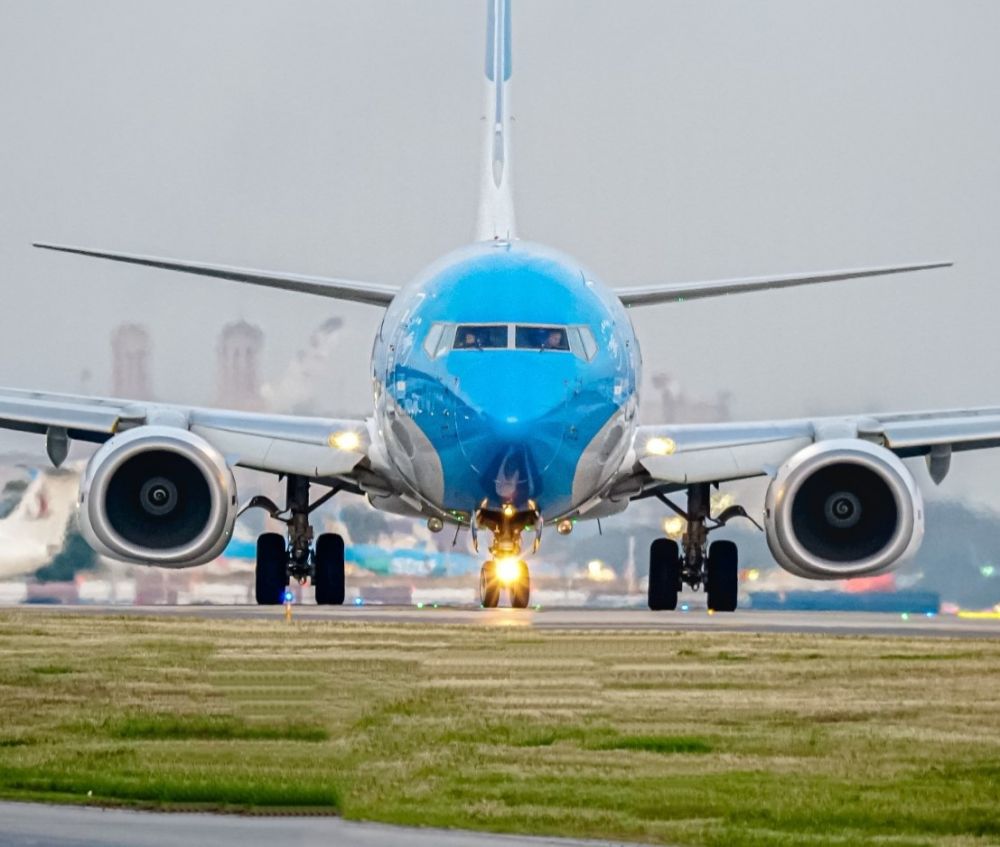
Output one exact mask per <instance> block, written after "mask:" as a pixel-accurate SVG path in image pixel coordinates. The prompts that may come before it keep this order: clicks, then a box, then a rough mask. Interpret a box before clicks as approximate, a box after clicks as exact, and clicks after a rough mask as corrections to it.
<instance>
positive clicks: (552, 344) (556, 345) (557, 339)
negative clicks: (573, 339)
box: [542, 327, 566, 350]
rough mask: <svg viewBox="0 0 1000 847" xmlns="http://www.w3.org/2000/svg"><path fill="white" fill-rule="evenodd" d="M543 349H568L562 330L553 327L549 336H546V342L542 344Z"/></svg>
mask: <svg viewBox="0 0 1000 847" xmlns="http://www.w3.org/2000/svg"><path fill="white" fill-rule="evenodd" d="M542 347H544V348H545V349H546V350H562V349H564V348H565V347H566V336H565V335H564V334H563V331H562V330H561V329H556V328H555V327H553V328H552V329H550V330H549V332H548V335H546V336H545V342H544V343H543V344H542Z"/></svg>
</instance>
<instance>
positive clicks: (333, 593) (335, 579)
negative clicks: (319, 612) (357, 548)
mask: <svg viewBox="0 0 1000 847" xmlns="http://www.w3.org/2000/svg"><path fill="white" fill-rule="evenodd" d="M313 586H314V587H315V588H316V604H317V605H318V606H342V605H344V595H345V593H346V588H345V585H344V537H343V536H342V535H338V534H337V533H335V532H324V533H323V534H322V535H320V536H319V538H317V539H316V549H315V551H314V552H313Z"/></svg>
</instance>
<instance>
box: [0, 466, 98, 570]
mask: <svg viewBox="0 0 1000 847" xmlns="http://www.w3.org/2000/svg"><path fill="white" fill-rule="evenodd" d="M79 488H80V475H79V473H76V472H74V471H72V470H59V471H51V470H46V471H41V472H39V473H38V474H37V476H35V478H34V479H32V480H31V482H30V483H29V484H28V487H27V488H25V490H24V494H23V496H22V497H21V499H20V501H19V502H18V504H17V506H15V507H14V511H12V512H11V513H10V514H9V515H8V516H7V517H6V518H4V519H3V520H0V579H5V578H10V577H14V576H22V575H25V574H30V573H34V572H35V571H36V570H38V568H40V567H42V566H43V565H46V564H48V563H49V561H50V560H51V559H52V557H53V556H54V555H55V554H56V553H57V552H58V551H59V550H60V549H61V548H62V546H63V544H64V543H65V540H66V531H67V528H68V527H69V522H70V520H71V519H72V518H73V515H74V513H75V510H76V497H77V492H78V491H79Z"/></svg>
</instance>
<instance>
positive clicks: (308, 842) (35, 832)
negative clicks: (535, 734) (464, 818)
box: [0, 803, 611, 847]
mask: <svg viewBox="0 0 1000 847" xmlns="http://www.w3.org/2000/svg"><path fill="white" fill-rule="evenodd" d="M209 844H210V845H213V847H257V845H262V847H263V845H267V847H274V845H282V847H313V845H324V847H326V845H330V844H336V845H337V847H437V845H440V847H459V846H460V845H461V847H546V845H551V846H552V847H573V845H577V847H584V845H586V846H587V847H601V845H603V847H609V845H610V844H611V842H607V841H575V840H570V839H561V838H525V837H518V836H509V835H490V834H488V833H477V832H466V831H463V830H446V829H420V828H414V827H400V826H386V825H384V824H376V823H358V822H355V821H345V820H341V819H340V818H334V817H237V816H235V815H205V814H189V813H171V814H167V813H161V812H134V811H128V810H125V809H96V808H91V807H85V806H48V805H44V804H40V803H38V804H36V803H0V845H2V847H192V845H209Z"/></svg>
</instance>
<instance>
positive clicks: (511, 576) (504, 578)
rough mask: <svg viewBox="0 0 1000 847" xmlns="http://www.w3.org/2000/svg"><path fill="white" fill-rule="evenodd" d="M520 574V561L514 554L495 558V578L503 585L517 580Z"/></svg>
mask: <svg viewBox="0 0 1000 847" xmlns="http://www.w3.org/2000/svg"><path fill="white" fill-rule="evenodd" d="M520 576H521V562H520V560H519V559H517V558H515V557H514V556H505V557H504V558H502V559H497V579H498V580H500V582H502V583H503V584H504V585H510V584H511V583H512V582H517V580H518V579H519V578H520Z"/></svg>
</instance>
